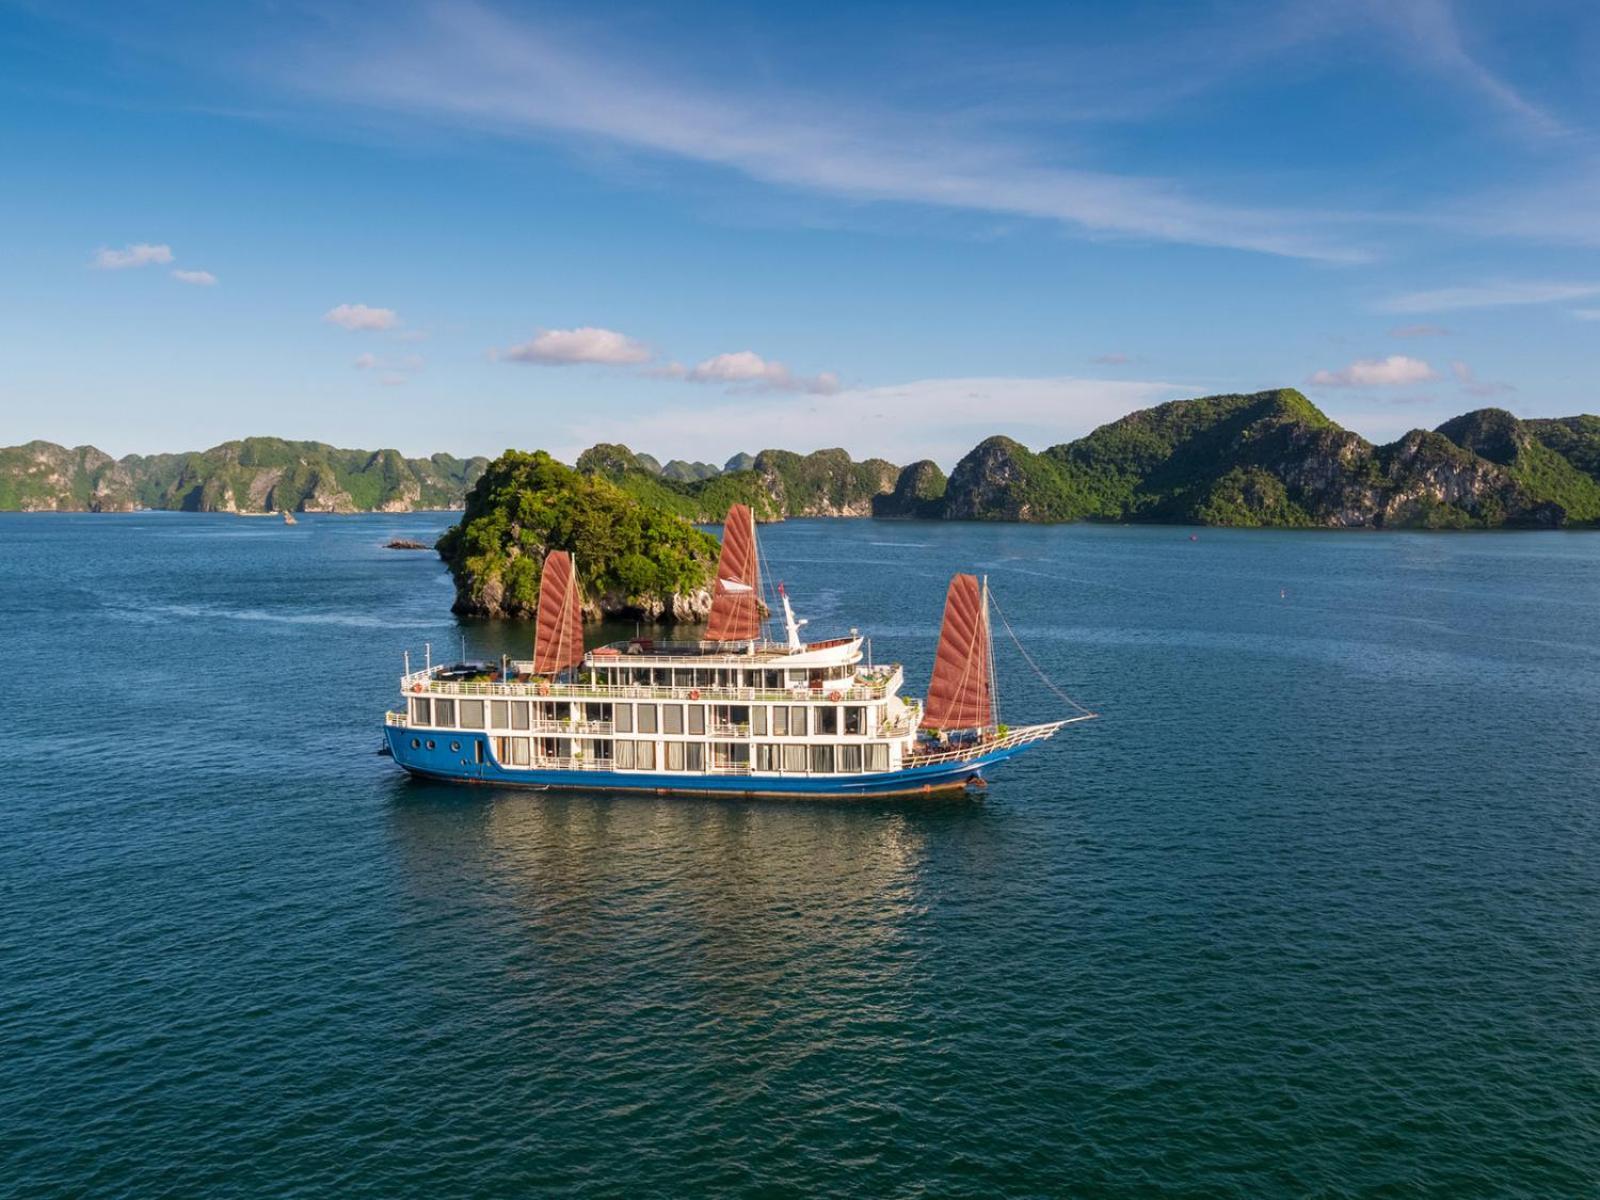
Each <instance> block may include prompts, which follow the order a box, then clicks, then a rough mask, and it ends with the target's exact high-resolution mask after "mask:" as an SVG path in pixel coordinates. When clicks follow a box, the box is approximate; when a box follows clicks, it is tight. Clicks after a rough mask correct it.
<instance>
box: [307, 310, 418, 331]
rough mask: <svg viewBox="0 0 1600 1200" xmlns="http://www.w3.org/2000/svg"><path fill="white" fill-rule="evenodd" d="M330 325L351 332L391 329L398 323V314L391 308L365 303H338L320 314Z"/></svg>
mask: <svg viewBox="0 0 1600 1200" xmlns="http://www.w3.org/2000/svg"><path fill="white" fill-rule="evenodd" d="M322 319H323V320H324V321H327V322H328V323H329V324H330V325H337V326H339V328H341V329H348V330H351V331H352V332H369V331H374V330H383V329H393V328H394V327H395V326H396V325H398V324H400V314H399V313H397V312H395V311H394V309H392V308H370V307H368V306H367V305H365V304H340V305H337V306H335V307H333V308H330V309H329V310H328V311H327V312H325V313H323V314H322Z"/></svg>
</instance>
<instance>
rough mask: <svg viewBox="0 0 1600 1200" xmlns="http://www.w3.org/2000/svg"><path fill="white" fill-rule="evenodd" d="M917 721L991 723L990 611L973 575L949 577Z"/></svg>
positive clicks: (934, 725)
mask: <svg viewBox="0 0 1600 1200" xmlns="http://www.w3.org/2000/svg"><path fill="white" fill-rule="evenodd" d="M922 723H923V725H924V726H926V727H927V728H929V729H979V728H984V727H987V726H990V725H993V724H994V693H993V691H992V690H991V686H990V680H989V613H988V611H987V609H986V607H985V605H984V602H983V588H982V587H981V586H980V585H979V583H978V579H977V576H975V575H957V576H956V577H955V578H954V579H952V580H951V581H950V590H949V592H948V593H946V595H945V598H944V628H942V629H941V630H940V631H939V650H938V653H937V654H936V655H935V656H934V660H933V679H932V680H931V681H930V682H929V683H928V705H927V711H926V712H925V713H924V714H923V718H922Z"/></svg>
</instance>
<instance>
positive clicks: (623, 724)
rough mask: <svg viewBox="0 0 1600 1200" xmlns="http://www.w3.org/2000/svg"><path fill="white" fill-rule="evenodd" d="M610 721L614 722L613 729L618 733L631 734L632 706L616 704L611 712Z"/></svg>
mask: <svg viewBox="0 0 1600 1200" xmlns="http://www.w3.org/2000/svg"><path fill="white" fill-rule="evenodd" d="M611 713H612V720H613V721H615V722H616V724H615V725H614V726H613V728H615V729H616V731H617V732H618V733H632V732H633V705H631V704H618V705H616V706H614V707H613V708H612V710H611Z"/></svg>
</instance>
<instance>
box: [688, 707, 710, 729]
mask: <svg viewBox="0 0 1600 1200" xmlns="http://www.w3.org/2000/svg"><path fill="white" fill-rule="evenodd" d="M705 731H706V706H705V705H703V704H691V705H689V732H690V733H704V732H705Z"/></svg>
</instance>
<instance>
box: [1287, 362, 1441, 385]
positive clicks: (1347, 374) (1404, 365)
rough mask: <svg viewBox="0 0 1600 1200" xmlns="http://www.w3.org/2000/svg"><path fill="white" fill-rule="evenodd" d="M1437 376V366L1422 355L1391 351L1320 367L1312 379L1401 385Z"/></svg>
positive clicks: (1316, 382)
mask: <svg viewBox="0 0 1600 1200" xmlns="http://www.w3.org/2000/svg"><path fill="white" fill-rule="evenodd" d="M1433 378H1435V375H1434V370H1433V368H1432V367H1430V366H1429V365H1428V364H1427V363H1425V362H1423V361H1422V360H1421V359H1418V358H1408V357H1407V356H1406V355H1404V354H1391V355H1389V357H1388V358H1358V359H1357V360H1356V361H1355V362H1353V363H1351V364H1350V365H1349V366H1347V367H1341V368H1340V369H1339V370H1337V371H1326V370H1324V371H1318V372H1316V373H1315V374H1314V375H1312V376H1311V378H1310V380H1308V382H1309V383H1310V384H1311V386H1313V387H1336V388H1343V387H1400V386H1404V385H1405V384H1411V383H1422V382H1424V381H1426V380H1429V379H1433Z"/></svg>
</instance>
